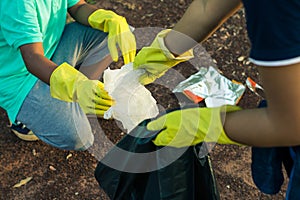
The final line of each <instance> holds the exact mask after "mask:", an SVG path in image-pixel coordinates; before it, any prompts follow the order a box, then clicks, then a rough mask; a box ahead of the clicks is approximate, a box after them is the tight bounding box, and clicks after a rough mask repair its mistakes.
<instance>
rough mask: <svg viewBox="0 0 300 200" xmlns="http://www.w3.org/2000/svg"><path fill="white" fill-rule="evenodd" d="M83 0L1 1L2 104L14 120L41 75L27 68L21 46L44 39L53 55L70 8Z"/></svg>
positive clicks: (0, 96)
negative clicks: (32, 72) (36, 74)
mask: <svg viewBox="0 0 300 200" xmlns="http://www.w3.org/2000/svg"><path fill="white" fill-rule="evenodd" d="M78 1H79V0H14V1H11V0H0V19H1V20H0V107H2V108H3V109H5V110H6V112H7V114H8V117H9V119H10V120H11V121H12V122H14V121H15V118H16V116H17V114H18V112H19V109H20V107H21V106H22V103H23V101H24V99H25V98H26V96H27V94H28V93H29V91H30V90H31V88H32V87H33V85H34V84H35V83H36V81H37V77H35V76H34V75H32V74H31V73H30V72H28V71H27V69H26V66H25V64H24V61H23V59H22V56H21V53H20V49H19V47H20V46H22V45H24V44H29V43H34V42H42V43H43V47H44V53H45V56H46V57H47V58H49V59H50V58H51V57H52V55H53V53H54V51H55V49H56V47H57V44H58V42H59V40H60V37H61V35H62V33H63V30H64V27H65V23H66V17H67V9H68V8H69V7H71V6H73V5H75V4H76V3H77V2H78Z"/></svg>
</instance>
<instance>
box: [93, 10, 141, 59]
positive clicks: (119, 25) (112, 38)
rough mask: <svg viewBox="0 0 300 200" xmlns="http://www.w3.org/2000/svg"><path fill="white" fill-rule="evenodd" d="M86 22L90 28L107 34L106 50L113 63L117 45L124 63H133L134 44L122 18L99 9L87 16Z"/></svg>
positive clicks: (132, 36) (116, 54)
mask: <svg viewBox="0 0 300 200" xmlns="http://www.w3.org/2000/svg"><path fill="white" fill-rule="evenodd" d="M88 22H89V24H90V26H91V27H92V28H95V29H98V30H101V31H103V32H106V33H108V49H109V51H110V54H111V57H112V59H113V60H114V61H115V62H116V61H118V50H117V45H118V46H119V48H120V50H121V52H122V55H123V58H124V63H125V64H127V63H130V62H133V60H134V57H135V53H136V42H135V37H134V35H133V34H132V32H131V31H130V29H129V25H128V24H127V21H126V19H125V18H124V17H122V16H120V15H117V14H116V13H114V12H113V11H110V10H104V9H99V10H96V11H95V12H93V13H92V14H91V15H90V16H89V18H88Z"/></svg>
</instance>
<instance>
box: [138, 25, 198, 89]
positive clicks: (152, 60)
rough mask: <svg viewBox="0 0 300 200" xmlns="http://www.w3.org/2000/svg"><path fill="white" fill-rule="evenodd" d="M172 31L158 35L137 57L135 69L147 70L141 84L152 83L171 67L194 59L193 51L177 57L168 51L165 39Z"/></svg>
mask: <svg viewBox="0 0 300 200" xmlns="http://www.w3.org/2000/svg"><path fill="white" fill-rule="evenodd" d="M170 31H171V29H166V30H163V31H161V32H160V33H158V34H157V36H156V38H155V39H154V40H153V42H152V44H151V45H150V46H149V47H144V48H142V49H141V50H140V52H139V53H138V54H137V56H136V57H135V59H134V62H133V68H134V69H145V73H144V74H142V75H141V76H140V79H139V81H140V83H141V84H143V85H146V84H149V83H152V82H153V81H155V79H157V78H159V77H161V76H162V75H164V74H165V72H166V71H168V69H170V68H171V67H173V66H175V65H177V64H179V63H181V62H184V61H187V60H189V59H191V58H193V57H194V55H193V50H192V49H191V50H189V51H187V52H185V53H183V54H182V55H180V56H177V57H175V56H174V55H173V54H172V53H171V52H170V51H169V50H168V49H167V47H166V46H165V43H164V37H165V36H166V35H167V34H168V33H169V32H170Z"/></svg>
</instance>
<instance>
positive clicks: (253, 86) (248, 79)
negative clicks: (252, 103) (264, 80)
mask: <svg viewBox="0 0 300 200" xmlns="http://www.w3.org/2000/svg"><path fill="white" fill-rule="evenodd" d="M247 81H249V83H250V84H251V86H252V88H256V82H255V81H253V80H252V79H251V78H250V77H248V78H247Z"/></svg>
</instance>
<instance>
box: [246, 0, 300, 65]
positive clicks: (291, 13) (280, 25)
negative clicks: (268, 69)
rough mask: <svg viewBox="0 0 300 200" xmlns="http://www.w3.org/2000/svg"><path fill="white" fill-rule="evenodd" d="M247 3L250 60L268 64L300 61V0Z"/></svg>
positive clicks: (254, 1) (247, 1) (262, 0)
mask: <svg viewBox="0 0 300 200" xmlns="http://www.w3.org/2000/svg"><path fill="white" fill-rule="evenodd" d="M243 3H244V8H245V12H246V19H247V31H248V36H249V39H250V41H251V52H250V58H251V59H252V60H255V61H262V62H266V63H268V62H269V63H276V62H278V61H279V62H280V61H292V62H293V63H296V62H300V0H243ZM290 64H292V63H290ZM270 66H272V65H271V64H270Z"/></svg>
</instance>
